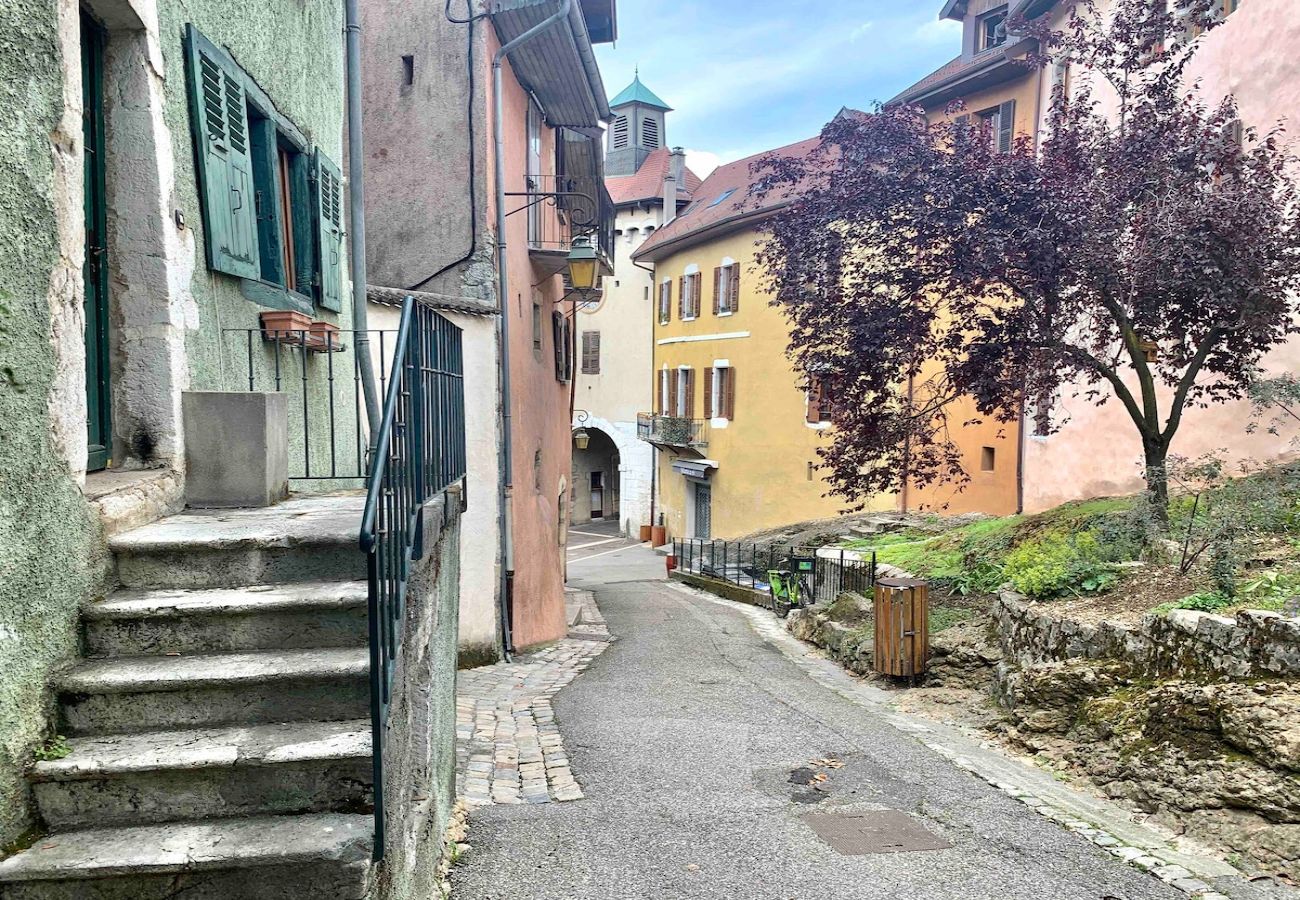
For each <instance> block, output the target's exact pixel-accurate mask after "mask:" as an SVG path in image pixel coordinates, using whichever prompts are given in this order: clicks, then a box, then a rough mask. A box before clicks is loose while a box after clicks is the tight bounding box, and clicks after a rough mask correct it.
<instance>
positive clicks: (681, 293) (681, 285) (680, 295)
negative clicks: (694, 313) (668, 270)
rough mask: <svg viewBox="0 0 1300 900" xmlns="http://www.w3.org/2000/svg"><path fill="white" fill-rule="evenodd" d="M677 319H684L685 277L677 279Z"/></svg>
mask: <svg viewBox="0 0 1300 900" xmlns="http://www.w3.org/2000/svg"><path fill="white" fill-rule="evenodd" d="M677 318H679V319H685V318H686V276H685V275H683V276H682V277H680V278H678V279H677Z"/></svg>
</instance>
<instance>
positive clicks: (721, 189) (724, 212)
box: [633, 138, 821, 258]
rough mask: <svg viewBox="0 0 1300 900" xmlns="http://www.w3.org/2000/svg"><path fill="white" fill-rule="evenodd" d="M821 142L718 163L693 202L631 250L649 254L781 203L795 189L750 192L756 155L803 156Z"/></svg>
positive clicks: (816, 140) (753, 185)
mask: <svg viewBox="0 0 1300 900" xmlns="http://www.w3.org/2000/svg"><path fill="white" fill-rule="evenodd" d="M820 144H821V138H809V139H808V140H806V141H799V142H798V143H796V144H789V145H788V146H785V147H778V148H777V149H776V150H769V151H765V152H763V153H756V154H754V155H753V156H747V157H745V158H744V159H738V160H736V161H735V162H733V163H727V164H726V165H725V166H718V168H716V169H714V170H713V174H711V175H710V176H709V177H708V178H706V179H704V183H703V184H701V185H700V186H699V187H698V188H697V189H696V191H695V198H696V199H695V202H694V203H692V204H691V205H690V206H688V207H687V208H686V209H685V210H684V211H683V212H682V214H681V215H679V216H678V217H677V218H675V219H673V220H672V221H671V222H669V223H668V224H667V225H665V226H663V227H662V228H660V229H658V230H656V231H655V233H654V234H653V235H651V236H650V237H649V238H648V239H647V240H646V241H645V242H644V243H643V244H642V245H641V246H640V247H639V248H638V249H637V251H636V253H635V254H633V255H634V256H635V257H637V258H641V257H646V256H653V255H654V253H655V251H656V249H658V248H662V247H663V246H664V245H666V244H670V243H676V242H678V241H682V240H686V239H689V238H690V237H692V236H693V235H696V234H698V233H700V232H703V231H705V230H707V229H710V228H711V227H713V226H717V225H724V224H726V223H727V222H728V221H730V220H740V219H748V218H751V217H753V216H756V215H761V214H763V213H765V212H768V211H770V210H772V209H775V208H776V207H778V206H782V205H784V204H785V203H786V202H788V201H789V200H790V199H791V197H793V196H794V195H795V194H797V193H798V191H797V189H791V190H786V191H782V192H773V193H771V194H768V195H767V196H766V197H764V198H763V199H762V200H761V201H760V200H757V199H756V198H755V197H754V196H753V195H754V191H755V189H756V187H757V182H758V180H759V179H760V178H761V177H762V173H761V172H760V173H758V174H757V175H756V174H754V173H753V172H751V171H750V166H751V165H752V164H753V163H754V162H755V161H756V160H758V159H760V158H762V157H764V156H768V155H770V154H778V155H780V156H786V157H796V158H798V157H804V156H807V155H808V154H809V153H811V152H812V151H813V150H814V149H816V148H817V147H818V146H819V145H820Z"/></svg>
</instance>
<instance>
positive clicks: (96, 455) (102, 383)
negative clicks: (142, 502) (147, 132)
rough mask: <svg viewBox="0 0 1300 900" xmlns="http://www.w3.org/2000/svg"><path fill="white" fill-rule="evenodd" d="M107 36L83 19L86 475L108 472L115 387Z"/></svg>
mask: <svg viewBox="0 0 1300 900" xmlns="http://www.w3.org/2000/svg"><path fill="white" fill-rule="evenodd" d="M107 37H108V34H107V32H106V31H105V30H104V28H103V27H102V26H101V25H100V24H99V23H98V22H96V21H95V20H94V19H92V18H91V17H90V16H89V15H87V14H86V13H85V12H82V14H81V96H82V106H83V111H82V132H83V137H84V140H85V162H84V169H85V171H84V175H85V228H86V258H85V260H83V262H82V279H83V280H84V281H85V289H86V310H85V312H86V335H85V340H86V437H87V442H88V447H87V455H86V469H87V471H91V472H94V471H98V470H100V469H105V468H108V464H109V458H110V456H111V453H112V443H113V437H112V435H113V430H112V427H113V425H112V386H111V384H110V382H109V360H108V235H107V232H108V204H107V197H106V193H107V189H106V178H105V171H106V160H105V153H104V45H105V43H106V42H107Z"/></svg>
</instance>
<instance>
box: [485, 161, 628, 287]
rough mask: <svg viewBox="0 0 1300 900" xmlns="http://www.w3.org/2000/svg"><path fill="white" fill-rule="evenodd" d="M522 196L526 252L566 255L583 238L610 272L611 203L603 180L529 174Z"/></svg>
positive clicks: (611, 260)
mask: <svg viewBox="0 0 1300 900" xmlns="http://www.w3.org/2000/svg"><path fill="white" fill-rule="evenodd" d="M511 196H515V195H511ZM524 197H525V198H526V203H527V210H528V246H529V248H530V249H532V250H549V251H555V252H563V253H566V254H567V253H568V252H569V248H570V247H571V246H572V245H573V239H574V238H576V237H580V236H584V235H585V236H587V237H589V238H591V243H592V246H594V247H595V248H596V250H597V251H598V252H599V253H600V255H601V257H602V262H603V263H605V266H606V268H607V269H608V270H609V271H610V272H612V271H613V268H612V266H613V261H614V201H613V200H612V199H611V198H610V196H609V191H608V190H607V189H606V188H605V182H604V180H603V179H601V178H595V177H592V176H587V175H582V176H571V175H530V176H529V177H528V181H527V191H526V192H525V194H524Z"/></svg>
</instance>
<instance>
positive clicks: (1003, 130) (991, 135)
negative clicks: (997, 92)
mask: <svg viewBox="0 0 1300 900" xmlns="http://www.w3.org/2000/svg"><path fill="white" fill-rule="evenodd" d="M976 115H977V117H978V119H979V125H980V127H981V128H982V129H986V130H985V132H984V133H985V134H986V135H987V137H988V140H989V143H990V145H991V146H992V148H993V151H994V152H995V153H1010V152H1011V150H1012V147H1013V146H1014V145H1015V125H1016V101H1014V100H1008V101H1007V102H1006V103H1003V104H1000V105H999V106H994V107H992V108H990V109H985V110H981V111H980V112H979V113H976Z"/></svg>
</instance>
